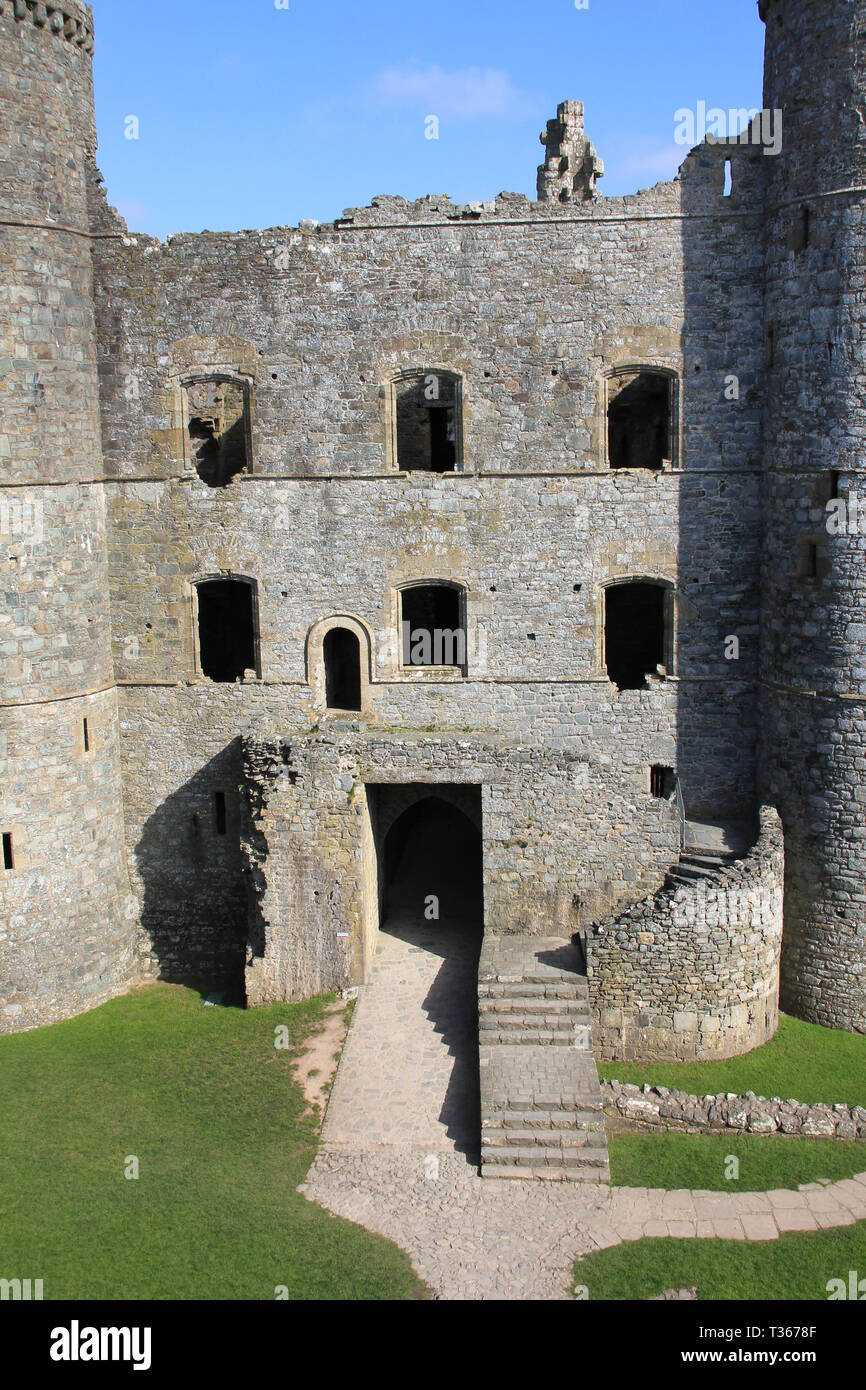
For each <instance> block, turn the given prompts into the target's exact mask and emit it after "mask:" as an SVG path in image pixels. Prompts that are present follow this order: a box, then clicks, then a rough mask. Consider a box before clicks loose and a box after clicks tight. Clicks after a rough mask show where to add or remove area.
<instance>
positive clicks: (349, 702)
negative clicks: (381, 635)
mask: <svg viewBox="0 0 866 1390" xmlns="http://www.w3.org/2000/svg"><path fill="white" fill-rule="evenodd" d="M322 655H323V657H324V662H325V704H326V705H327V707H328V709H338V710H360V708H361V644H360V642H359V641H358V638H357V637H356V636H355V634H354V632H350V631H349V629H348V628H347V627H332V628H331V629H330V630H329V631H328V632H326V633H325V640H324V642H323V643H322Z"/></svg>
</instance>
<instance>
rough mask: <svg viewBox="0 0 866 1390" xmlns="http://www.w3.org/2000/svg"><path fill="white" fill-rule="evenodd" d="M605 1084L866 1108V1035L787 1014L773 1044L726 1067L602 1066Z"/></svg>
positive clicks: (705, 1064)
mask: <svg viewBox="0 0 866 1390" xmlns="http://www.w3.org/2000/svg"><path fill="white" fill-rule="evenodd" d="M599 1074H600V1075H601V1076H602V1077H603V1078H604V1079H605V1080H614V1081H627V1082H631V1083H632V1084H634V1085H637V1086H642V1085H643V1084H644V1082H649V1084H650V1085H651V1086H674V1087H677V1088H678V1089H679V1090H681V1091H688V1092H690V1093H691V1094H693V1095H699V1096H703V1095H709V1094H710V1093H712V1094H713V1095H717V1094H718V1092H719V1091H734V1092H735V1093H736V1094H737V1095H745V1093H746V1092H747V1091H754V1092H755V1094H756V1095H759V1096H781V1097H782V1099H783V1100H788V1099H794V1100H801V1101H803V1102H804V1103H805V1104H806V1105H814V1104H815V1103H816V1102H817V1101H826V1102H827V1104H829V1105H835V1104H838V1103H839V1102H843V1103H844V1104H846V1105H866V1035H864V1034H862V1033H843V1032H841V1031H839V1030H838V1029H835V1028H821V1027H819V1026H818V1025H817V1024H816V1023H801V1022H800V1021H799V1019H796V1018H788V1017H787V1016H786V1015H784V1014H783V1015H782V1018H781V1020H780V1023H779V1031H778V1032H777V1034H776V1036H775V1038H774V1039H773V1041H772V1042H769V1043H766V1044H765V1045H764V1047H757V1048H755V1050H754V1052H747V1053H746V1054H745V1056H743V1057H732V1058H731V1059H730V1060H729V1061H727V1062H659V1063H655V1062H602V1063H601V1064H600V1065H599Z"/></svg>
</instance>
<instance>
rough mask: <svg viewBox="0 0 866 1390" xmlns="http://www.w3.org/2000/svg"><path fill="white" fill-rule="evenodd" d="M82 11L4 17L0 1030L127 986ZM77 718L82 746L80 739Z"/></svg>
mask: <svg viewBox="0 0 866 1390" xmlns="http://www.w3.org/2000/svg"><path fill="white" fill-rule="evenodd" d="M91 49H92V26H91V19H90V12H89V10H88V9H87V8H86V7H84V6H80V5H78V4H77V3H75V2H74V0H72V3H69V0H65V3H63V4H62V5H56V4H47V5H43V4H41V3H40V4H32V3H31V4H22V3H19V0H16V2H15V3H14V4H10V3H9V0H3V3H2V4H0V286H2V293H0V531H2V536H0V541H2V548H0V589H2V590H3V592H4V594H5V596H6V603H5V606H4V608H3V610H2V611H0V691H2V693H0V831H2V833H3V835H4V836H9V837H10V850H11V859H12V864H11V865H10V866H7V864H6V862H5V856H4V858H3V859H2V860H0V1032H4V1031H10V1030H15V1029H19V1028H27V1027H33V1026H36V1025H37V1024H41V1023H47V1022H53V1021H54V1020H55V1019H58V1018H63V1017H66V1016H68V1015H69V1014H72V1013H76V1012H78V1011H80V1010H81V1009H83V1008H86V1007H88V1006H90V1005H93V1004H96V1003H98V1002H100V1001H101V1000H103V999H105V998H107V997H108V996H110V995H111V994H113V993H116V992H117V991H118V990H120V989H122V988H124V987H125V986H126V984H127V983H128V982H129V980H130V979H131V978H132V977H133V975H134V974H135V962H134V950H133V939H134V931H135V928H136V918H137V905H136V904H135V901H134V899H132V898H131V896H130V892H129V880H128V875H127V872H126V863H125V857H124V851H123V814H122V797H121V785H120V762H119V748H118V739H119V735H118V720H117V700H116V692H115V687H114V674H113V664H112V658H111V619H110V609H109V598H108V593H109V590H108V564H107V540H106V523H105V498H104V494H103V487H102V453H101V437H100V436H101V421H100V411H99V382H98V375H97V351H96V330H95V318H94V287H93V265H92V256H91V239H90V229H89V214H88V188H87V184H88V169H89V167H90V161H91V160H92V157H93V152H94V148H95V141H96V137H95V130H94V120H93V88H92V72H91V63H90V56H89V54H90V51H91ZM85 720H86V721H87V734H86V737H85Z"/></svg>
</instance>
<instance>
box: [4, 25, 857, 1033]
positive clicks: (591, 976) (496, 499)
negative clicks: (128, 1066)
mask: <svg viewBox="0 0 866 1390" xmlns="http://www.w3.org/2000/svg"><path fill="white" fill-rule="evenodd" d="M760 9H761V14H762V17H763V19H764V21H765V23H766V61H765V87H764V96H763V104H764V108H765V109H766V110H767V111H776V112H778V111H781V112H782V115H783V131H784V138H783V142H782V147H781V149H780V150H779V151H778V152H777V153H770V152H769V151H767V150H766V148H765V147H764V146H763V145H762V143H761V142H760V140H757V139H750V138H748V133H747V138H744V139H739V140H738V139H729V140H722V141H718V140H712V139H710V140H707V141H705V142H703V143H702V144H700V145H699V146H697V147H696V148H695V149H693V150H692V151H691V153H689V154H688V155H687V157H686V158H685V160H684V163H683V165H682V167H681V169H680V172H679V174H678V176H677V178H676V179H675V180H674V181H673V182H670V183H662V184H659V185H657V186H656V187H654V188H652V189H650V190H648V191H642V192H639V193H637V194H635V195H633V196H628V197H616V198H614V197H611V198H607V197H602V196H601V194H600V192H599V190H598V188H597V181H598V179H600V178H601V176H602V173H603V166H602V164H601V161H600V159H599V158H598V156H597V155H596V152H595V150H594V148H593V146H592V144H591V143H590V141H589V140H588V138H587V137H586V135H585V133H584V128H583V120H584V113H583V108H582V106H581V105H580V103H578V102H565V103H563V105H562V106H560V108H559V111H558V113H557V116H556V118H555V120H552V121H550V122H548V125H547V130H546V133H545V135H544V136H543V137H542V140H543V142H544V162H543V163H542V165H541V168H540V169H539V173H538V199H537V201H530V200H528V199H527V198H525V197H524V196H522V195H517V194H510V193H503V194H502V195H501V196H500V197H498V198H497V199H496V200H495V201H494V202H489V203H487V202H485V203H477V204H475V203H470V204H468V205H463V206H457V205H453V204H452V203H451V202H450V201H449V200H448V198H446V197H444V196H430V197H426V198H422V199H420V200H419V201H416V202H409V201H406V200H404V199H402V198H399V197H385V196H382V197H377V198H374V199H373V201H372V205H371V206H370V207H366V208H353V209H349V210H347V211H346V212H345V213H344V215H343V216H342V217H341V218H338V219H337V220H336V221H335V222H334V223H333V224H329V225H318V224H315V223H301V225H300V226H299V227H297V228H282V227H277V228H272V229H270V230H267V231H256V232H252V231H251V232H239V233H235V234H220V235H217V234H212V233H209V232H204V233H202V234H199V235H187V234H183V235H178V236H174V237H171V238H169V239H168V240H167V241H165V242H160V241H158V240H155V239H153V238H151V237H148V236H144V235H140V234H138V233H131V232H129V230H128V229H127V227H126V225H125V224H124V222H123V220H122V219H121V218H120V217H119V215H118V214H117V213H116V212H115V211H114V210H113V209H111V208H110V207H109V205H108V203H107V200H106V197H105V194H104V191H103V187H102V180H101V177H100V175H99V173H98V170H97V166H96V163H95V152H96V132H95V123H94V107H93V88H92V72H91V53H92V51H93V26H92V17H91V13H90V10H89V8H88V7H87V6H86V5H84V4H81V3H79V0H56V2H55V3H52V0H46V3H42V2H41V0H0V174H2V176H0V482H2V487H0V507H2V537H0V543H2V549H0V564H2V570H3V595H4V602H3V608H2V612H0V666H2V704H3V709H2V719H0V770H2V779H0V833H2V844H3V852H2V863H0V1031H6V1032H11V1031H16V1030H19V1029H25V1028H32V1027H36V1026H38V1025H42V1024H46V1023H51V1022H53V1021H55V1020H58V1019H62V1018H66V1017H69V1016H71V1015H74V1014H76V1013H78V1012H80V1011H82V1010H84V1009H87V1008H91V1007H93V1006H94V1005H95V1004H98V1003H99V1002H101V1001H103V1000H106V999H108V998H110V997H112V996H114V995H117V994H118V993H121V992H123V991H125V990H126V989H128V988H129V987H130V986H131V985H133V984H134V983H136V982H138V981H140V980H144V979H148V978H154V977H161V978H163V979H168V980H175V981H182V980H193V979H194V980H208V981H210V980H212V981H234V982H235V983H236V984H237V985H238V986H240V985H241V984H243V988H244V990H245V994H246V998H247V1001H248V1003H250V1004H258V1003H264V1002H271V1001H276V1000H284V999H300V998H304V997H308V996H310V995H313V994H316V993H319V992H322V991H331V990H338V989H343V988H346V987H349V986H352V985H356V984H361V983H363V981H364V979H365V975H366V972H367V971H368V969H369V965H370V961H371V959H372V955H373V953H374V951H375V946H376V939H377V934H378V932H379V929H380V926H381V922H382V917H383V913H384V911H385V904H386V901H387V897H388V894H389V892H392V891H397V890H399V888H400V885H399V884H396V883H395V882H393V881H392V879H393V873H392V869H391V868H389V852H390V851H389V845H390V846H391V847H392V849H393V845H394V843H395V839H394V837H395V836H396V837H397V838H398V839H399V837H400V836H402V838H403V841H404V842H408V840H407V837H411V835H412V834H416V835H418V834H428V835H433V837H434V839H435V841H436V843H437V844H438V845H439V846H440V848H441V847H442V846H445V847H446V849H445V860H446V863H445V865H444V866H443V864H442V862H441V856H440V862H439V863H438V865H437V866H436V870H435V872H434V871H433V868H432V867H431V886H429V893H430V894H431V895H433V894H435V892H436V883H435V882H434V880H437V875H438V877H439V878H442V876H443V873H445V870H447V860H448V859H449V852H448V850H447V846H448V845H449V844H451V845H452V846H453V854H454V857H455V860H456V859H460V863H461V871H463V870H465V872H466V873H467V874H469V875H470V876H471V875H473V874H474V875H475V879H474V888H472V887H470V888H467V890H466V892H467V895H468V896H467V898H466V900H465V901H464V903H463V908H464V909H466V903H467V902H472V903H476V905H477V913H478V918H479V925H481V924H483V931H484V941H485V951H486V955H483V956H482V976H483V977H484V978H486V980H487V984H486V985H483V987H482V996H483V998H484V997H486V998H487V1002H488V1006H489V1005H490V1003H491V1001H492V1002H493V1003H494V1004H495V999H496V997H497V994H496V990H495V989H494V988H493V987H492V986H491V984H490V981H495V980H496V979H497V978H498V976H497V974H496V971H497V969H498V967H497V964H496V962H497V960H498V959H499V956H498V955H497V952H498V953H500V954H501V952H503V951H505V952H506V954H507V952H508V949H509V941H508V939H510V938H514V941H513V942H512V943H511V946H512V947H513V949H514V950H518V949H519V948H518V944H517V943H518V941H523V942H526V941H528V940H530V939H533V938H539V939H547V938H556V939H561V940H564V941H568V942H574V943H576V945H575V949H576V950H578V951H579V952H580V953H581V954H582V957H583V960H584V964H585V969H586V987H587V1000H588V1006H589V1015H590V1016H591V1026H592V1030H593V1036H594V1041H595V1047H596V1049H597V1051H599V1052H602V1053H604V1054H605V1055H608V1056H615V1057H636V1058H639V1057H660V1058H683V1059H685V1058H692V1059H694V1058H705V1057H713V1056H726V1055H731V1054H733V1053H736V1052H740V1051H744V1050H746V1049H748V1048H751V1047H754V1046H756V1045H758V1044H759V1043H761V1042H763V1041H766V1040H767V1039H768V1038H769V1037H771V1036H772V1034H773V1032H774V1030H775V1027H776V1023H777V1018H778V1004H779V982H780V978H781V1006H782V1007H783V1008H784V1009H786V1010H787V1011H789V1012H791V1013H792V1014H795V1015H797V1016H798V1017H801V1018H804V1019H809V1020H812V1021H815V1022H818V1023H821V1024H825V1025H828V1026H833V1027H838V1028H844V1029H849V1030H856V1031H861V1032H862V1031H864V1029H866V914H864V907H866V820H864V808H866V621H864V616H863V594H864V577H866V575H864V570H866V562H864V556H866V549H864V547H866V542H864V541H863V539H862V538H861V537H859V535H858V534H850V533H848V532H845V531H842V532H840V533H838V534H833V533H831V531H830V530H829V529H828V527H827V525H826V524H825V522H826V514H827V503H828V502H829V501H832V500H842V501H845V500H847V499H853V498H856V496H857V494H858V493H859V489H860V487H861V485H862V480H863V477H864V471H866V463H864V458H863V439H864V435H866V386H864V381H866V373H864V367H863V362H864V317H863V306H862V296H863V285H864V277H866V230H864V222H863V206H864V193H866V167H864V166H866V131H864V125H863V118H862V111H863V110H864V102H866V52H864V44H866V0H825V3H823V4H821V5H815V4H813V3H810V0H762V3H761V6H760ZM849 529H850V528H849ZM701 826H712V827H714V828H715V829H716V831H718V832H719V837H718V838H717V840H716V841H715V842H711V841H710V840H709V839H708V840H706V841H703V840H702V839H701V834H700V827H701ZM695 827H698V829H695ZM726 827H728V828H731V827H733V829H732V830H730V834H728V835H727V838H726V831H725V828H726ZM449 836H450V837H451V839H449ZM391 857H392V858H395V857H399V856H395V855H394V854H393V853H392V855H391ZM464 861H465V862H464ZM445 877H446V878H447V873H445ZM437 881H438V880H437ZM476 890H477V891H476ZM443 892H444V893H445V894H446V896H447V885H446V886H445V888H444V889H443ZM473 893H474V894H475V896H474V897H473ZM419 910H421V907H419ZM474 910H475V908H474V907H473V911H474ZM485 971H486V972H487V974H486V976H485ZM485 990H486V995H485ZM499 997H501V995H500V996H499ZM492 1013H493V1015H495V1018H494V1020H493V1024H492V1025H491V1024H490V1021H489V1020H488V1031H489V1029H490V1027H491V1026H492V1027H493V1028H494V1033H493V1035H491V1037H490V1040H491V1042H495V1041H496V1038H497V1037H500V1040H501V1036H500V1034H501V1028H503V1027H505V1026H506V1025H505V1023H504V1022H503V1018H502V1016H501V1010H499V1011H497V1008H496V1007H494V1008H493V1010H492ZM484 1026H485V1025H484V1018H483V1013H482V1033H483V1031H484ZM581 1026H583V1025H581ZM497 1029H498V1030H500V1032H497V1031H496V1030H497ZM482 1041H483V1038H482Z"/></svg>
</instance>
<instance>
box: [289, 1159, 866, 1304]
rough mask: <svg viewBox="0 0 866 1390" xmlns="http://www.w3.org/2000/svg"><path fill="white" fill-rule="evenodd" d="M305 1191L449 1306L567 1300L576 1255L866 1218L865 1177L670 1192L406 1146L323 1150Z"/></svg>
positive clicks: (769, 1236)
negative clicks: (393, 1252) (785, 1186)
mask: <svg viewBox="0 0 866 1390" xmlns="http://www.w3.org/2000/svg"><path fill="white" fill-rule="evenodd" d="M300 1190H301V1191H302V1192H304V1193H306V1195H307V1196H308V1197H309V1198H311V1200H313V1201H316V1202H319V1203H320V1204H321V1205H322V1206H324V1207H327V1208H328V1209H329V1210H330V1211H333V1212H335V1213H336V1214H337V1215H338V1216H343V1217H347V1218H348V1219H349V1220H351V1221H357V1222H359V1223H360V1224H361V1225H363V1226H366V1227H367V1228H368V1229H369V1230H371V1231H376V1232H377V1233H378V1234H379V1235H383V1236H386V1237H387V1238H388V1239H389V1240H393V1241H394V1242H395V1243H396V1244H397V1245H399V1246H401V1247H402V1249H404V1250H406V1251H407V1252H408V1254H409V1255H410V1256H411V1259H412V1263H413V1265H414V1266H415V1269H416V1270H417V1271H418V1273H419V1275H420V1276H421V1278H422V1279H424V1280H425V1282H426V1283H427V1284H428V1285H429V1287H430V1288H431V1290H432V1291H433V1293H434V1296H435V1297H437V1298H442V1299H515V1300H521V1301H522V1300H532V1299H565V1298H569V1297H571V1296H572V1292H573V1264H574V1260H575V1258H576V1257H577V1256H578V1255H582V1254H590V1253H592V1252H593V1251H595V1250H603V1249H606V1248H607V1247H608V1246H611V1245H618V1244H620V1243H621V1242H623V1241H631V1240H640V1239H641V1238H642V1237H643V1236H676V1237H689V1236H692V1237H705V1238H706V1237H718V1238H723V1239H725V1240H775V1239H776V1238H777V1236H779V1235H780V1234H782V1233H783V1232H786V1231H815V1230H819V1229H822V1228H826V1227H830V1226H850V1225H853V1224H854V1222H855V1221H862V1220H866V1173H861V1174H859V1176H858V1177H857V1178H852V1179H846V1180H844V1181H842V1182H837V1183H832V1184H823V1183H812V1184H809V1185H808V1186H806V1187H803V1188H801V1189H799V1190H798V1191H796V1192H793V1191H792V1192H789V1191H779V1192H742V1193H737V1192H688V1191H677V1192H663V1191H654V1190H647V1189H646V1188H626V1187H620V1188H606V1187H601V1186H595V1185H593V1184H579V1185H576V1184H572V1183H543V1182H538V1181H535V1182H515V1181H511V1180H501V1179H496V1178H479V1177H478V1175H477V1172H476V1170H474V1169H473V1168H472V1167H471V1166H470V1165H469V1164H468V1163H467V1162H466V1160H465V1159H463V1158H461V1157H460V1156H458V1155H443V1156H438V1157H437V1156H436V1155H425V1154H424V1153H423V1152H422V1151H421V1150H412V1149H410V1148H406V1147H400V1148H391V1149H379V1150H378V1151H368V1152H367V1153H348V1152H344V1153H334V1152H328V1151H327V1150H324V1151H322V1152H321V1153H320V1154H319V1156H318V1157H317V1159H316V1161H315V1163H314V1164H313V1167H312V1168H311V1170H310V1172H309V1174H308V1176H307V1181H306V1183H305V1184H303V1186H302V1187H301V1189H300ZM699 1292H700V1291H699Z"/></svg>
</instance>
